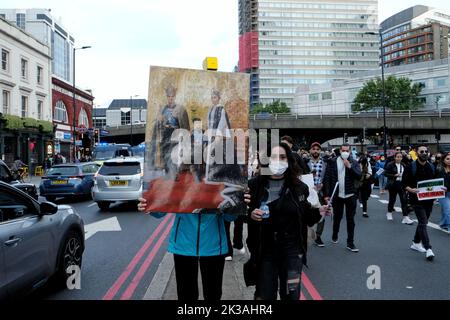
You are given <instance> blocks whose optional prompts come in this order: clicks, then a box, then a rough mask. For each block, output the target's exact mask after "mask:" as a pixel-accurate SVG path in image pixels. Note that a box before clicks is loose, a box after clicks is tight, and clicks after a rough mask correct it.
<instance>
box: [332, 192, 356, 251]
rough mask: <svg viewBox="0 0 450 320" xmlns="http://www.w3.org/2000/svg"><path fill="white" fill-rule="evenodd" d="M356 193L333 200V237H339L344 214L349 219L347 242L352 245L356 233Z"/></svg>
mask: <svg viewBox="0 0 450 320" xmlns="http://www.w3.org/2000/svg"><path fill="white" fill-rule="evenodd" d="M356 198H357V197H356V195H354V196H351V197H349V198H346V199H341V198H339V197H336V198H334V200H333V212H334V216H333V238H337V237H338V234H339V228H340V226H341V220H342V218H343V216H344V207H345V218H346V220H347V244H348V245H351V244H353V242H354V235H355V214H356Z"/></svg>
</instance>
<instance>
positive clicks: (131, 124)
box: [130, 94, 139, 146]
mask: <svg viewBox="0 0 450 320" xmlns="http://www.w3.org/2000/svg"><path fill="white" fill-rule="evenodd" d="M138 96H139V95H137V94H135V95H134V96H130V145H131V146H133V97H135V98H136V97H138Z"/></svg>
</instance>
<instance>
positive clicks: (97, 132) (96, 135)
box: [94, 129, 100, 143]
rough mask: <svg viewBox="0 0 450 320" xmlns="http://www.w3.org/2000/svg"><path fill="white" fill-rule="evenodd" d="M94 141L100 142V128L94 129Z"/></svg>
mask: <svg viewBox="0 0 450 320" xmlns="http://www.w3.org/2000/svg"><path fill="white" fill-rule="evenodd" d="M95 142H100V130H99V129H95V130H94V143H95Z"/></svg>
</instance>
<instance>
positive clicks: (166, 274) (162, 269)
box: [142, 252, 174, 300]
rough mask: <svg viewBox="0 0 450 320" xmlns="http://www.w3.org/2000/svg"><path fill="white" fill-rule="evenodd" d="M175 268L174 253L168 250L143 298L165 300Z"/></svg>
mask: <svg viewBox="0 0 450 320" xmlns="http://www.w3.org/2000/svg"><path fill="white" fill-rule="evenodd" d="M173 269H174V262H173V255H172V254H171V253H169V252H166V254H165V255H164V258H163V259H162V261H161V263H160V264H159V266H158V270H156V273H155V275H154V277H153V279H152V282H151V283H150V285H149V286H148V288H147V291H146V292H145V295H144V297H143V298H142V300H163V296H164V293H165V292H166V289H167V287H168V286H169V281H170V276H171V275H172V272H173Z"/></svg>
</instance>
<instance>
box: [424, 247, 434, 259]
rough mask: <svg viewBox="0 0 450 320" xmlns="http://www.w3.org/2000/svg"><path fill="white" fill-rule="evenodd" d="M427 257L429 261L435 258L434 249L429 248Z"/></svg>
mask: <svg viewBox="0 0 450 320" xmlns="http://www.w3.org/2000/svg"><path fill="white" fill-rule="evenodd" d="M426 257H427V260H429V261H431V260H433V259H434V253H433V250H431V249H428V250H427V253H426Z"/></svg>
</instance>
